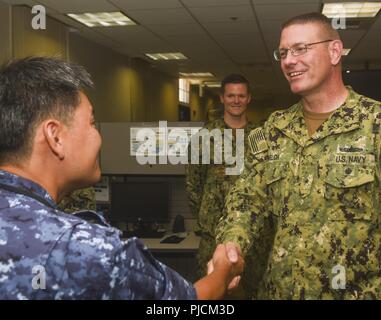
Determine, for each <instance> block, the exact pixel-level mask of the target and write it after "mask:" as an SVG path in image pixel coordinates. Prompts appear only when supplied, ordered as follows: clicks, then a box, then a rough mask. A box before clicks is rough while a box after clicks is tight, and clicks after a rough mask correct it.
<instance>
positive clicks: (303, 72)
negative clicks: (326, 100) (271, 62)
mask: <svg viewBox="0 0 381 320" xmlns="http://www.w3.org/2000/svg"><path fill="white" fill-rule="evenodd" d="M327 39H329V35H327V34H326V33H325V32H324V28H322V27H321V25H320V24H318V23H305V24H293V25H290V26H288V27H286V28H285V29H283V31H282V34H281V38H280V44H279V48H280V49H282V48H286V49H287V48H290V47H293V46H295V45H297V44H308V43H314V42H319V41H324V40H327ZM330 44H331V42H326V43H319V44H315V45H312V46H310V47H309V49H308V50H307V52H306V53H305V54H302V55H300V56H296V57H294V56H293V55H292V54H291V52H288V54H287V57H286V58H285V59H282V60H281V68H282V71H283V74H284V76H285V77H286V79H287V81H288V82H289V84H290V89H291V91H292V92H293V93H296V94H299V95H301V96H307V95H309V94H312V93H315V92H318V91H319V90H320V89H321V88H322V87H323V86H324V84H326V83H328V80H329V78H330V77H331V74H332V71H333V70H332V63H331V57H330V54H329V50H328V47H329V46H330Z"/></svg>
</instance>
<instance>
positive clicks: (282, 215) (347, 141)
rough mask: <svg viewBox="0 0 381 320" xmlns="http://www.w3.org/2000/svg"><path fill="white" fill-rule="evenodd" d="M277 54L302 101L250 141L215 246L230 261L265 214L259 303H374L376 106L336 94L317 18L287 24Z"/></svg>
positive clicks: (378, 275)
mask: <svg viewBox="0 0 381 320" xmlns="http://www.w3.org/2000/svg"><path fill="white" fill-rule="evenodd" d="M326 40H327V41H326ZM279 48H280V49H279V50H277V51H276V52H275V53H274V54H275V57H276V58H277V60H280V61H281V68H282V70H283V73H284V75H285V77H286V79H287V80H288V81H289V83H290V87H291V90H292V91H293V92H294V93H297V94H299V95H300V96H301V97H302V99H301V101H300V102H299V103H297V104H295V105H294V106H292V107H291V108H289V109H288V110H284V111H278V112H275V113H273V114H272V115H271V116H270V118H269V119H268V121H267V122H266V123H265V125H264V127H263V129H261V128H257V129H255V130H254V131H253V132H252V133H251V134H250V135H249V141H250V147H251V157H250V160H249V161H247V162H246V166H245V170H244V172H243V174H242V175H241V177H240V178H239V179H238V180H237V182H236V184H235V186H234V187H233V188H232V190H231V192H230V193H229V196H228V198H227V202H226V216H225V217H224V218H223V219H221V222H220V224H219V226H218V242H223V243H225V244H226V250H227V252H228V255H229V256H230V259H231V261H234V260H235V258H236V257H237V256H238V255H239V254H240V253H241V254H243V255H244V254H245V252H247V250H248V249H249V247H250V245H251V244H252V243H256V241H258V240H257V239H256V235H257V234H260V230H261V228H262V226H263V222H264V221H266V220H267V219H268V215H266V214H263V213H264V212H266V211H271V217H272V218H273V219H274V220H275V221H276V222H277V223H276V233H275V240H274V244H273V247H272V252H271V256H270V259H269V263H268V267H267V271H266V274H265V279H264V283H265V289H266V290H265V292H263V296H262V298H270V299H380V298H381V270H380V261H381V227H380V221H381V219H380V213H381V187H380V184H381V165H380V161H381V131H380V130H381V129H380V125H381V103H380V102H377V101H374V100H372V99H369V98H367V97H364V96H362V95H359V94H357V93H356V92H354V91H353V90H352V89H351V88H350V87H345V86H344V84H343V82H342V77H341V72H342V70H341V53H342V48H343V47H342V42H341V41H340V37H339V35H338V33H337V32H336V30H334V29H333V28H332V26H331V24H330V22H329V20H328V19H326V18H325V17H324V16H322V15H320V14H317V13H315V14H307V15H303V16H298V17H295V18H293V19H291V20H289V21H288V22H287V23H286V24H285V25H284V26H283V28H282V34H281V40H280V46H279ZM311 114H314V115H315V116H316V115H320V117H315V118H314V119H312V120H311ZM312 118H313V117H312ZM317 119H320V120H318V121H317V122H318V125H316V120H317ZM319 123H320V125H319ZM316 127H317V128H316ZM269 209H270V210H269Z"/></svg>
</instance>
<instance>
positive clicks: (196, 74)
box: [179, 72, 214, 77]
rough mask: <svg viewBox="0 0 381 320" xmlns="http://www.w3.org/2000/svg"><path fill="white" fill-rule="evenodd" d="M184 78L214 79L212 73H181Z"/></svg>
mask: <svg viewBox="0 0 381 320" xmlns="http://www.w3.org/2000/svg"><path fill="white" fill-rule="evenodd" d="M179 74H180V76H182V77H214V75H213V74H212V73H210V72H180V73H179Z"/></svg>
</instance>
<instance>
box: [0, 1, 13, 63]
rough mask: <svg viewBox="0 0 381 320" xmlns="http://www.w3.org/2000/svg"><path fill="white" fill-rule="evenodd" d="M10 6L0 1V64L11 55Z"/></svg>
mask: <svg viewBox="0 0 381 320" xmlns="http://www.w3.org/2000/svg"><path fill="white" fill-rule="evenodd" d="M11 13H12V12H11V7H10V6H9V5H7V4H5V3H3V2H0V64H2V63H4V62H6V61H8V60H9V59H10V58H11V57H12V42H11Z"/></svg>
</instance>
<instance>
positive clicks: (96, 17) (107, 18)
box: [67, 12, 136, 27]
mask: <svg viewBox="0 0 381 320" xmlns="http://www.w3.org/2000/svg"><path fill="white" fill-rule="evenodd" d="M67 15H68V16H69V17H70V18H72V19H74V20H77V21H78V22H80V23H83V24H84V25H86V26H88V27H115V26H131V25H136V23H135V22H134V21H132V20H131V19H130V18H129V17H127V16H126V15H124V14H123V13H121V12H92V13H88V12H87V13H68V14H67Z"/></svg>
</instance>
